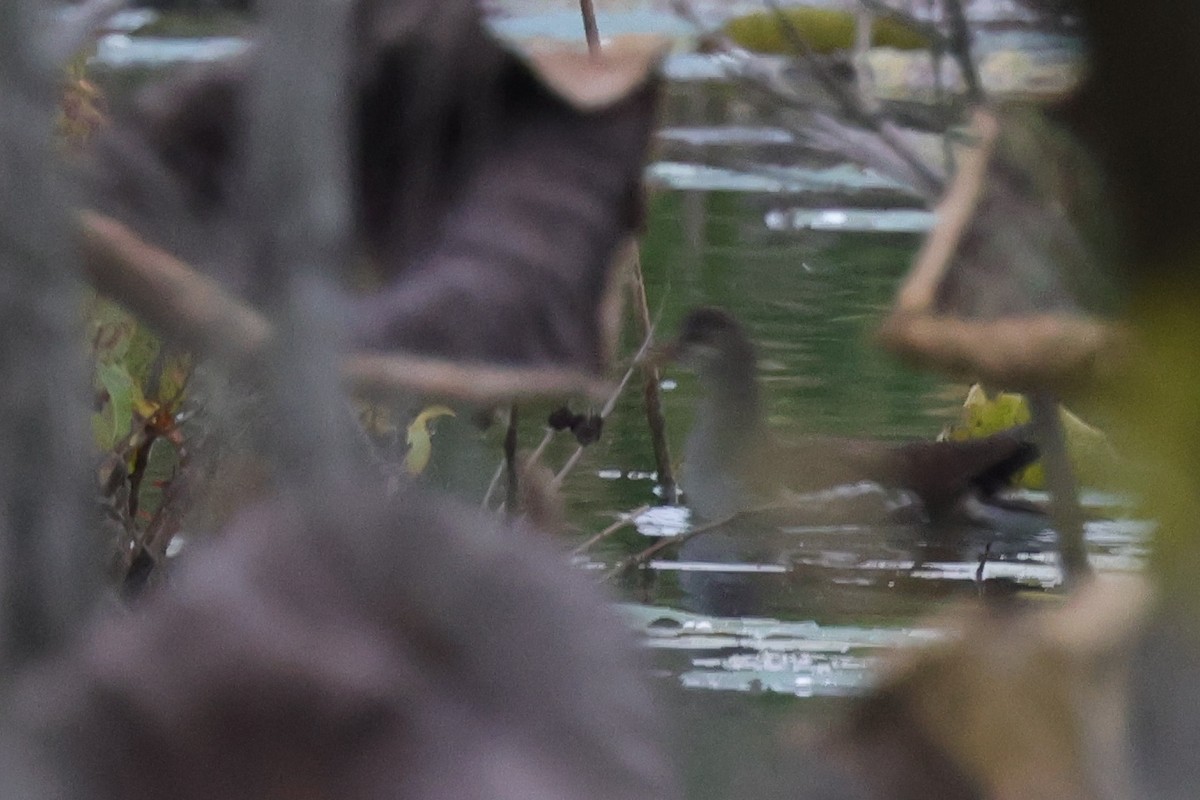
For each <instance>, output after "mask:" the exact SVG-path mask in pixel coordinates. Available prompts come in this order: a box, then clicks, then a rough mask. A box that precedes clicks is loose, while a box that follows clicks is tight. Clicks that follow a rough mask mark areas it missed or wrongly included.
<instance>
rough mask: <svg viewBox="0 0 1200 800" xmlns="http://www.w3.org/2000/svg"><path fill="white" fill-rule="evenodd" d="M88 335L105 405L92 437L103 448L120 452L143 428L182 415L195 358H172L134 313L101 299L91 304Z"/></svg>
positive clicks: (177, 355)
mask: <svg viewBox="0 0 1200 800" xmlns="http://www.w3.org/2000/svg"><path fill="white" fill-rule="evenodd" d="M87 333H88V342H89V344H90V347H91V356H92V359H93V362H94V364H95V382H94V383H95V385H94V387H93V388H94V389H95V390H96V392H97V398H98V401H99V403H98V404H99V409H98V410H97V411H96V413H95V414H94V415H93V416H92V433H93V436H94V437H95V441H96V445H97V446H98V447H100V448H101V449H103V450H106V451H117V450H120V449H122V448H123V447H124V445H126V444H127V443H128V441H129V439H130V437H131V436H132V435H134V434H135V433H136V432H137V429H138V426H141V425H145V424H146V423H148V422H152V421H154V420H155V419H156V418H158V419H159V421H160V423H161V418H162V417H163V416H167V417H170V416H173V415H174V414H175V413H177V412H178V411H179V410H180V408H181V406H182V403H183V398H184V390H185V388H186V386H187V381H188V378H189V376H190V375H191V370H192V363H191V358H190V356H188V355H186V354H181V353H172V352H170V351H169V350H168V349H167V348H164V346H163V345H162V343H161V342H160V341H159V340H158V338H157V337H155V336H154V334H152V333H150V331H149V330H147V329H146V327H145V326H144V325H142V324H141V323H139V322H138V321H137V320H136V319H134V318H133V316H131V315H130V314H129V313H128V312H126V311H125V310H124V309H122V308H121V307H120V306H118V305H116V304H115V303H112V302H109V301H107V300H103V299H101V298H99V297H95V298H93V299H92V300H91V302H90V303H89V304H88V308H87Z"/></svg>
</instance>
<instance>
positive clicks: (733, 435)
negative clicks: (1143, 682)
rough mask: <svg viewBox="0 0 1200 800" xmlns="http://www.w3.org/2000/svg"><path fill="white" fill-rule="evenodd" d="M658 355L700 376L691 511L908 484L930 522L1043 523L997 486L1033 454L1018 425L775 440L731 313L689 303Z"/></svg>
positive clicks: (750, 354)
mask: <svg viewBox="0 0 1200 800" xmlns="http://www.w3.org/2000/svg"><path fill="white" fill-rule="evenodd" d="M661 357H663V358H665V359H670V360H673V361H678V362H679V363H681V364H682V365H684V366H687V367H690V368H692V369H694V370H695V371H696V372H697V374H698V376H699V378H700V383H701V389H702V397H701V399H700V402H699V404H698V406H697V408H696V416H695V421H694V423H693V426H692V430H691V433H690V434H689V436H688V439H687V443H686V445H685V448H684V463H683V488H684V491H685V494H686V498H687V503H688V505H689V507H690V508H691V510H692V511H693V513H695V514H696V515H697V516H698V517H701V518H704V519H708V520H715V519H720V518H722V517H726V516H729V515H731V514H735V513H738V512H743V511H748V510H751V509H754V508H758V507H761V506H763V505H764V504H772V503H778V502H780V501H781V500H785V499H786V498H787V497H788V496H789V495H791V496H792V497H794V496H795V495H796V494H808V493H812V492H818V491H821V490H825V489H831V488H834V487H838V486H844V485H854V484H860V483H862V482H871V483H874V484H878V486H880V487H882V488H883V489H885V490H904V491H907V492H908V493H909V494H911V495H912V496H913V497H914V498H915V499H917V500H919V501H920V503H921V505H922V506H923V507H924V511H925V513H926V514H927V515H928V517H929V519H930V520H931V521H934V522H943V521H953V522H956V523H962V522H967V523H971V522H974V523H976V524H981V525H983V526H986V527H994V526H996V525H997V524H1003V523H997V520H1002V519H1007V518H1008V517H1010V516H1011V515H1014V514H1015V515H1018V516H1020V517H1023V518H1024V519H1023V520H1022V522H1021V523H1020V527H1021V528H1023V529H1028V528H1029V527H1033V528H1037V529H1040V528H1039V527H1038V526H1039V525H1041V526H1042V527H1044V525H1043V522H1044V517H1042V516H1041V515H1040V514H1037V512H1036V510H1035V509H1031V508H1030V507H1029V506H1027V505H1025V504H1022V503H1018V502H1014V501H1011V500H1010V499H1008V498H1004V497H1001V496H999V495H998V493H999V492H1000V491H1001V490H1002V489H1003V488H1004V487H1005V486H1007V484H1008V481H1009V479H1010V478H1011V477H1012V475H1013V474H1014V473H1015V472H1017V471H1019V470H1021V469H1022V468H1024V467H1026V466H1028V465H1029V464H1030V463H1032V462H1033V461H1035V460H1036V459H1037V457H1038V453H1037V448H1036V446H1035V445H1034V444H1033V443H1032V442H1031V441H1029V439H1028V438H1027V431H1026V430H1025V429H1023V428H1014V429H1011V430H1008V431H1004V432H1001V433H996V434H994V435H991V436H988V437H986V438H981V439H971V440H966V441H934V440H917V441H904V442H895V441H887V440H879V439H858V438H841V437H832V436H809V437H806V438H803V439H800V440H798V441H781V440H779V439H778V438H776V437H775V436H773V435H771V434H769V433H768V431H767V428H766V425H765V422H764V418H763V411H762V405H761V401H760V397H759V385H758V380H757V376H756V370H757V360H756V356H755V350H754V345H753V343H752V342H751V341H750V337H749V336H748V335H747V333H746V331H745V329H744V328H743V327H742V325H741V324H740V323H739V322H738V321H737V320H736V319H735V318H734V317H733V316H731V315H730V314H729V313H727V312H725V311H722V310H720V309H717V308H700V309H697V310H695V311H692V312H691V313H690V314H689V315H688V316H687V317H686V319H685V320H684V322H683V325H682V327H681V329H680V333H679V336H678V338H677V339H676V340H675V341H674V342H671V343H670V344H668V345H667V346H666V347H664V348H663V350H662V352H661ZM876 508H878V506H877V505H876ZM1031 514H1035V515H1036V516H1035V517H1034V519H1033V520H1030V519H1029V516H1030V515H1031Z"/></svg>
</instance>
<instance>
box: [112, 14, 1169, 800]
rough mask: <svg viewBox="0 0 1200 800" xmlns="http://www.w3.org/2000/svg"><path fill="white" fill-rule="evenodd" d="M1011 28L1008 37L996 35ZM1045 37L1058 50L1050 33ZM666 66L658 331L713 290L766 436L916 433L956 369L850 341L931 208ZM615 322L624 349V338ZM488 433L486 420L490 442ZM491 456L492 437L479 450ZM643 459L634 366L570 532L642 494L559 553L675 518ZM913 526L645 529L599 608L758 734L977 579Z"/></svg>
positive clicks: (1025, 588)
mask: <svg viewBox="0 0 1200 800" xmlns="http://www.w3.org/2000/svg"><path fill="white" fill-rule="evenodd" d="M564 13H565V12H564ZM636 13H637V14H642V15H649V16H647V17H646V18H645V19H643V18H642V17H634V18H628V19H625V20H624V22H625V23H628V25H631V26H633V27H634V28H639V27H645V26H646V25H649V26H650V27H663V26H667V27H669V26H670V25H674V24H677V23H676V21H674V20H669V19H665V18H664V17H663V16H662V12H661V11H658V10H654V9H650V10H648V11H647V10H641V9H638V10H636ZM539 20H540V21H539ZM558 20H559V17H558V16H556V15H551V16H544V17H537V18H530V19H525V21H524V22H522V21H521V20H520V19H516V20H507V21H504V22H503V25H507V26H508V27H509V28H510V29H512V30H517V31H519V30H520V29H521V27H520V26H521V25H522V24H524V25H526V26H529V27H531V28H533V29H535V30H542V29H541V28H538V26H539V25H542V26H550V28H553V26H554V25H556V24H558ZM647 20H650V22H649V23H648V22H647ZM603 24H604V20H603V19H602V25H603ZM503 25H502V27H503ZM617 27H620V26H617ZM512 30H510V31H509V32H510V33H512ZM542 32H545V31H542ZM513 35H516V34H515V33H513ZM1005 36H1010V37H1011V34H1005ZM997 41H998V40H997ZM1004 41H1005V42H1008V43H1009V44H1010V45H1011V44H1012V42H1011V41H1009V40H1008V39H1005V40H1004ZM1028 41H1029V40H1028V39H1023V40H1021V39H1018V40H1017V46H1019V45H1020V44H1021V43H1022V42H1024V43H1027V42H1028ZM238 46H239V45H238V43H237V40H234V39H218V40H210V41H207V42H202V43H199V44H195V43H194V46H193V49H191V50H188V48H187V47H184V46H183V45H180V44H179V42H177V41H174V40H172V41H171V42H169V43H168V50H171V52H169V53H168V52H166V51H160V55H163V54H164V53H165V55H164V57H167V56H170V57H172V58H192V57H195V58H207V57H212V56H213V55H214V54H218V55H219V54H220V53H222V52H229V51H230V50H236V49H237V47H238ZM181 47H182V50H180V48H181ZM195 47H200V48H205V47H207V48H209V49H208V50H207V51H205V52H199V51H197V50H195V49H194V48H195ZM1052 47H1053V48H1057V49H1058V50H1056V51H1055V52H1058V51H1060V50H1061V51H1063V52H1067V51H1070V48H1067V47H1064V46H1063V44H1062V42H1060V41H1057V40H1056V41H1055V42H1053V44H1052ZM152 50H153V48H150V47H149V46H148V45H147V44H146V43H141V44H139V43H136V42H134V41H133V40H114V41H113V42H110V43H109V47H108V49H107V50H102V51H101V52H102V55H105V54H106V57H107V58H111V60H112V63H113V64H123V63H138V64H144V63H153V58H151V57H150V56H147V53H150V52H152ZM181 52H183V53H184V54H183V55H180V53H181ZM198 52H199V54H197V53H198ZM131 54H133V56H137V57H136V58H135V57H132V56H131ZM122 59H124V60H122ZM147 59H148V60H147ZM668 73H669V74H673V76H674V78H675V80H674V81H673V82H672V84H671V86H670V88H669V92H668V98H667V102H666V103H665V109H666V111H665V120H664V126H663V129H662V130H661V131H660V133H659V134H658V137H657V143H656V150H655V156H654V159H653V161H652V163H651V164H650V165H649V167H648V170H647V177H648V181H649V183H650V185H651V187H652V193H651V197H650V201H649V211H650V214H649V223H648V227H647V231H646V234H645V236H644V239H643V241H642V246H641V257H642V265H643V269H644V274H645V280H646V287H647V293H648V296H649V304H650V309H651V314H652V315H653V316H654V317H655V319H656V322H657V325H658V330H659V331H661V332H662V333H664V334H667V335H669V334H671V333H673V332H674V331H675V330H676V328H677V326H678V323H679V321H680V320H681V318H682V317H683V316H684V315H685V314H686V313H687V311H688V310H689V309H691V308H694V307H696V306H700V305H717V306H721V307H723V308H725V309H727V310H729V311H730V312H732V313H733V314H735V315H736V316H737V317H738V318H739V319H741V320H742V322H743V323H744V324H745V325H746V326H747V328H748V329H749V331H750V332H751V334H752V336H753V338H754V341H755V342H756V344H757V346H758V349H759V356H760V362H759V379H760V381H761V382H762V385H763V387H764V391H765V403H766V410H767V416H768V421H769V424H770V426H771V428H772V429H773V430H775V431H777V432H779V433H780V434H782V435H786V436H791V437H794V436H798V435H803V434H810V433H820V434H837V435H849V436H865V437H873V438H880V439H887V440H900V439H906V438H933V437H935V436H936V435H937V434H938V432H939V431H940V430H941V429H942V427H943V426H944V425H945V424H946V423H947V422H948V421H949V420H951V419H953V418H954V417H955V416H956V414H957V413H958V410H959V407H960V406H961V403H962V401H963V399H964V396H965V393H966V388H967V387H965V386H962V385H956V384H952V383H948V382H946V381H944V380H941V379H939V378H938V377H936V376H931V375H927V374H920V373H916V372H913V371H911V370H909V369H907V368H905V367H903V366H901V365H900V364H898V363H896V362H895V361H893V360H892V359H891V358H889V357H888V356H887V355H885V354H883V353H882V352H881V351H879V350H878V349H876V348H875V347H874V346H873V345H872V343H871V335H872V332H873V330H874V329H875V326H876V325H877V324H878V322H879V321H880V320H881V319H882V317H883V315H884V313H885V311H886V309H887V308H888V306H889V304H890V302H891V298H892V296H893V293H894V292H895V290H896V287H897V285H898V282H899V280H900V279H901V277H902V275H903V274H904V272H905V271H906V269H907V268H908V266H909V264H910V262H911V261H912V258H913V255H914V253H915V251H916V249H917V247H918V245H919V243H920V237H921V235H922V234H923V233H924V232H925V231H926V230H927V229H928V228H929V226H930V225H931V224H932V222H933V217H932V215H931V214H930V213H929V212H928V211H927V210H926V209H925V208H923V207H922V206H921V204H920V203H919V202H918V201H917V200H916V199H915V197H914V195H913V194H912V193H910V192H909V191H907V190H906V189H905V187H903V186H900V185H898V184H895V183H894V182H892V181H890V180H888V179H885V178H883V177H881V176H878V175H874V174H872V173H870V172H865V171H863V170H860V169H858V168H855V167H853V166H851V165H847V164H839V163H830V162H828V161H827V160H822V159H814V158H813V157H812V154H811V153H806V152H805V151H804V150H803V149H802V148H800V147H798V146H797V145H796V144H795V142H794V141H793V139H792V136H791V134H790V133H789V132H788V131H787V130H786V129H784V128H781V127H779V126H778V125H777V124H776V122H775V121H774V120H772V119H771V118H770V115H769V114H765V113H763V112H762V110H761V109H755V108H753V107H752V106H749V105H747V104H746V103H745V102H743V101H742V100H741V99H739V98H738V97H736V96H735V95H734V93H732V92H730V91H729V87H728V85H727V84H725V83H724V82H723V81H722V80H721V77H720V71H719V69H716V68H715V67H714V65H713V62H712V61H711V60H706V59H705V58H704V57H692V56H686V55H677V56H675V57H673V59H672V61H671V62H669V64H668ZM629 327H630V330H629V331H627V332H626V335H625V340H624V342H623V348H622V352H624V353H626V354H630V353H632V352H633V351H635V350H636V349H637V346H638V339H639V338H640V337H639V336H638V335H637V333H636V331H634V330H633V326H629ZM660 388H661V391H662V398H663V405H664V413H665V417H666V422H667V433H668V437H669V440H670V445H671V447H672V452H673V453H674V456H675V461H676V462H678V458H679V454H680V452H681V450H682V444H683V440H684V437H685V436H686V434H687V431H688V429H689V426H690V424H691V415H692V410H693V408H694V406H695V402H696V399H697V389H698V387H697V385H696V380H695V377H694V376H693V375H691V374H690V373H688V372H686V371H683V370H677V369H668V370H667V371H666V373H665V374H664V376H663V381H662V383H661V385H660ZM576 410H582V409H579V408H578V407H577V408H576ZM548 411H549V409H541V408H536V409H530V410H528V411H527V412H525V413H524V414H523V420H525V423H524V426H523V428H522V432H521V435H522V446H524V447H526V448H530V449H532V448H533V447H535V446H536V445H537V444H538V441H539V440H540V439H541V438H542V437H543V433H544V426H543V424H542V422H543V420H544V419H545V414H546V413H547V412H548ZM454 424H455V423H454V422H453V421H449V420H447V421H443V423H442V427H441V428H439V433H441V434H442V435H443V436H447V435H449V436H452V435H454V434H453V431H454ZM496 438H498V437H496V436H495V434H494V433H493V435H492V445H493V446H494V444H495V439H496ZM575 449H576V446H575V444H574V442H573V441H572V440H571V438H570V436H569V435H568V434H558V435H557V436H556V437H554V438H553V440H552V441H551V443H550V445H549V447H548V448H547V449H546V452H545V457H544V460H545V462H546V463H547V464H548V465H550V466H551V467H552V468H553V469H558V468H559V467H560V466H561V465H562V464H563V463H565V462H566V461H567V459H568V458H570V457H571V456H572V454H573V452H574V450H575ZM497 452H498V450H496V449H492V450H491V451H490V453H491V455H490V456H489V460H490V459H491V458H493V457H494V454H495V453H497ZM654 470H655V463H654V458H653V454H652V449H651V444H650V439H649V434H648V429H647V425H646V421H645V417H644V414H643V411H642V397H641V392H640V390H639V388H638V380H636V379H635V380H634V381H633V382H632V383H631V385H630V387H629V388H628V389H627V390H626V391H625V392H624V393H623V395H622V396H621V397H620V398H619V400H618V402H617V405H616V407H615V410H614V412H613V414H612V415H611V417H610V418H609V419H608V420H607V422H606V424H605V426H604V429H603V435H602V437H601V440H600V441H599V442H597V443H596V444H593V445H591V446H590V447H588V448H587V449H586V450H585V451H584V453H583V455H582V458H581V459H580V460H579V462H578V464H576V465H575V467H574V468H573V469H572V470H571V471H570V472H569V474H568V476H567V478H566V480H565V482H564V484H563V491H562V494H563V497H564V498H565V501H566V504H567V516H568V519H569V523H570V526H571V528H572V531H571V533H570V534H569V535H570V537H571V545H572V546H574V545H577V544H580V543H582V542H584V541H585V540H587V539H588V538H590V537H591V536H593V535H594V534H595V533H597V532H598V531H601V530H602V529H604V528H606V527H608V526H609V525H610V524H612V523H613V522H615V521H618V520H621V519H622V518H624V517H626V516H627V515H628V514H629V512H630V511H632V510H634V509H638V508H642V507H646V506H649V507H650V508H649V510H646V511H644V512H642V513H641V514H639V515H638V516H637V518H636V519H635V520H632V524H630V525H628V526H626V527H625V528H623V529H621V530H619V531H618V532H616V533H615V534H613V535H611V536H609V537H607V538H605V539H604V540H603V541H601V542H599V543H597V544H596V545H594V546H592V547H590V548H588V549H587V550H586V552H584V553H582V554H580V555H578V556H577V557H576V563H577V564H578V566H579V568H580V569H582V570H585V571H587V572H591V573H594V574H596V575H597V576H601V575H606V574H609V573H610V572H611V571H612V570H613V569H614V567H616V566H617V565H618V564H619V563H620V562H622V560H624V559H627V558H628V557H629V556H631V555H633V554H636V553H639V552H641V551H643V550H645V549H646V548H648V547H649V546H651V545H652V544H654V543H655V542H657V541H660V540H661V539H662V537H663V536H673V535H679V534H681V533H684V532H686V531H687V530H689V528H690V527H691V524H692V523H691V520H690V518H689V515H688V512H687V510H686V508H685V507H673V506H664V505H662V503H661V500H660V497H659V493H658V490H657V485H656V475H655V472H654ZM489 473H490V468H489ZM684 489H685V491H686V476H685V477H684ZM860 490H862V489H859V488H855V487H847V489H846V491H851V492H853V491H860ZM867 490H869V487H868V489H866V490H864V491H867ZM1084 500H1085V506H1086V507H1087V509H1088V511H1089V515H1090V516H1091V517H1092V520H1091V521H1090V522H1089V523H1088V526H1087V540H1088V551H1089V553H1090V555H1091V557H1092V560H1093V564H1094V565H1095V566H1096V567H1097V568H1099V569H1101V570H1115V571H1126V570H1135V569H1138V568H1139V567H1140V565H1141V562H1142V559H1143V558H1144V555H1145V550H1146V541H1147V537H1148V534H1149V530H1150V526H1149V525H1148V524H1147V523H1145V522H1144V521H1141V520H1137V519H1131V518H1129V513H1128V512H1127V511H1126V509H1127V507H1128V506H1127V504H1126V501H1125V500H1124V499H1123V498H1120V497H1113V496H1111V495H1107V494H1103V493H1099V492H1094V491H1092V492H1088V493H1086V494H1085V498H1084ZM921 537H922V531H921V530H920V528H919V526H917V527H914V526H911V525H910V526H886V527H885V526H869V525H857V526H856V525H840V526H826V527H820V526H791V527H789V526H786V525H783V526H770V525H768V526H762V525H749V524H745V525H735V526H732V527H730V526H725V527H723V528H719V529H715V530H712V531H708V532H705V533H703V534H700V535H698V536H696V537H695V538H693V539H691V540H690V541H689V542H688V543H687V544H685V545H684V546H683V547H666V548H664V549H663V550H662V551H661V553H659V554H656V556H655V557H654V558H652V559H650V560H649V561H648V562H647V563H646V564H645V565H643V566H642V567H641V568H638V569H634V570H630V571H628V572H627V573H626V574H625V575H624V576H623V577H622V578H621V579H620V580H617V581H615V586H616V588H617V591H618V592H619V593H620V594H621V597H622V602H621V604H620V605H619V609H620V611H621V613H622V614H624V615H625V616H626V617H627V618H628V620H629V622H630V624H631V625H632V626H633V627H634V628H635V630H636V631H637V632H638V633H639V635H640V636H641V638H642V640H643V641H644V643H645V645H646V647H647V648H648V649H649V650H650V651H651V652H652V653H653V655H654V660H655V665H656V674H657V675H659V676H660V677H661V678H662V679H663V681H664V682H665V683H667V684H670V685H671V686H672V687H674V688H676V689H679V688H682V689H684V690H687V692H688V693H689V696H692V697H706V696H711V697H713V698H716V697H718V696H719V697H720V698H721V699H720V700H717V699H713V700H712V701H711V703H714V704H715V703H718V702H720V703H728V702H730V698H738V699H736V700H733V702H734V703H735V704H736V703H740V704H741V705H736V706H735V709H736V710H735V711H734V712H732V713H730V714H729V715H727V718H728V719H729V720H733V721H731V722H729V723H728V724H729V725H731V726H737V731H736V732H731V731H725V732H724V733H725V734H729V735H730V736H733V737H734V738H737V739H738V740H739V741H750V740H752V739H753V738H754V737H755V736H768V735H769V734H768V733H767V731H769V729H770V728H771V726H772V725H773V724H774V722H775V721H776V720H778V719H779V715H780V714H782V713H784V712H787V713H791V712H793V711H796V710H799V711H801V712H802V713H804V714H811V715H812V716H813V717H814V718H824V717H825V716H827V714H828V712H829V709H830V708H831V705H830V704H832V707H835V708H836V706H837V704H839V703H841V702H844V698H847V697H852V696H853V695H854V694H855V693H857V692H861V691H862V689H863V687H865V686H867V685H868V684H869V680H870V675H871V670H872V668H873V666H874V665H875V664H877V663H878V660H879V658H880V657H881V655H882V654H884V653H886V652H888V651H889V650H891V649H894V648H897V647H905V646H909V645H912V644H915V643H921V642H926V641H929V640H930V639H931V638H935V637H937V636H938V635H939V634H938V632H937V631H936V630H933V629H930V628H929V627H927V625H926V624H925V623H923V622H922V621H921V620H923V619H925V617H926V615H927V614H928V613H929V612H931V611H933V610H935V608H936V607H937V606H938V604H941V603H944V602H946V601H947V600H948V599H953V598H961V597H964V596H971V595H974V594H976V593H977V592H978V591H979V586H978V584H977V582H976V577H977V570H978V569H979V557H980V554H981V553H982V552H983V549H984V547H985V545H986V543H987V542H988V541H989V538H990V537H989V534H988V532H987V531H983V532H976V533H975V534H974V538H969V539H966V540H964V541H963V542H962V544H961V546H960V547H956V548H953V552H950V553H944V552H939V553H938V554H936V556H935V555H931V554H929V553H924V552H921V551H920V548H917V549H915V550H914V547H913V545H914V543H918V544H919V543H920V541H921ZM1025 541H1026V546H1023V547H1015V548H1013V547H1010V548H1007V549H1004V550H1003V551H1002V552H998V553H996V554H995V557H994V558H993V560H991V561H990V562H989V563H988V564H987V565H986V566H985V568H984V572H983V574H984V576H985V577H986V578H989V579H992V580H993V582H994V586H996V587H1000V588H1002V589H1003V590H1004V591H1006V592H1009V593H1017V594H1037V593H1044V592H1047V591H1052V590H1053V588H1054V587H1055V586H1056V585H1057V583H1058V570H1057V566H1056V564H1055V560H1054V556H1053V553H1052V550H1053V534H1052V532H1049V531H1047V532H1045V533H1043V534H1041V535H1034V536H1030V537H1028V538H1027V539H1026V540H1025ZM764 698H769V699H770V702H764ZM705 702H707V701H705ZM710 707H713V706H711V705H710ZM707 733H712V736H713V737H714V738H715V739H722V740H727V739H728V738H729V737H727V736H725V735H724V734H722V733H721V732H720V731H717V732H712V731H708V732H700V733H698V734H697V736H701V735H707ZM695 752H696V753H700V754H703V753H704V752H705V750H704V748H702V747H700V748H698V749H696V750H695ZM704 757H705V756H703V755H696V756H695V758H696V760H697V766H696V770H695V773H694V775H693V778H695V777H696V776H698V775H707V774H708V770H707V768H706V767H705V766H704V765H702V764H701V763H700V762H701V761H702V760H703V759H704ZM695 783H696V787H698V788H696V787H694V788H695V791H693V792H692V796H694V797H702V796H703V797H708V796H714V797H715V796H721V794H722V790H721V787H722V786H723V785H724V784H723V783H722V781H720V780H718V781H715V782H710V783H705V781H701V780H697V781H695ZM702 784H703V786H702Z"/></svg>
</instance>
